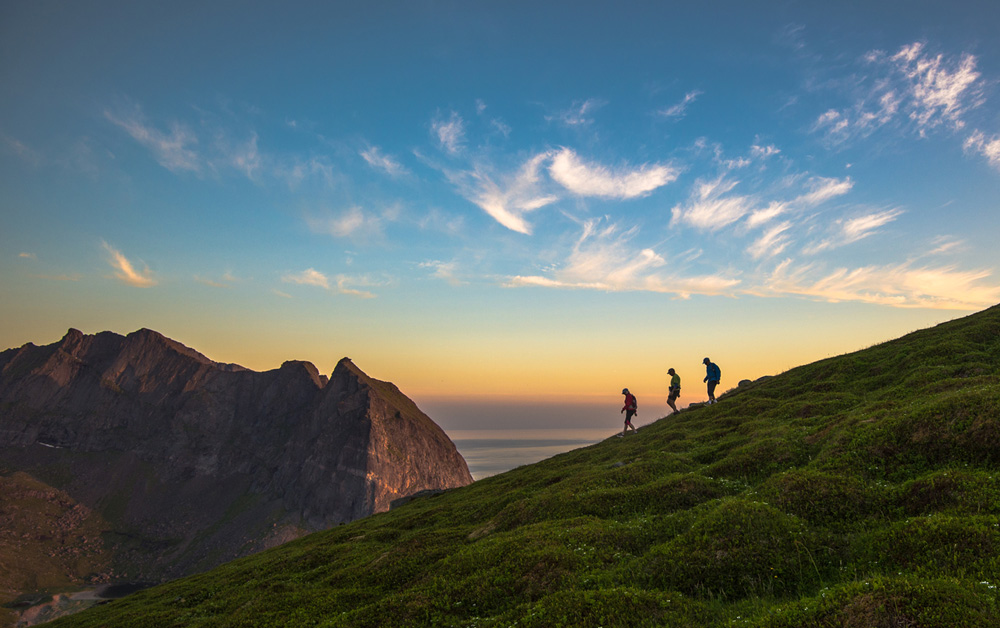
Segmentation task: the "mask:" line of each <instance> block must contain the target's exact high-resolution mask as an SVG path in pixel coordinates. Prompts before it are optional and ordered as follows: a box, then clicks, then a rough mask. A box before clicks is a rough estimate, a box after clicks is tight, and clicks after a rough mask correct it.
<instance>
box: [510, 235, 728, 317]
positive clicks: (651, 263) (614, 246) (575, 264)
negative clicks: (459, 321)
mask: <svg viewBox="0 0 1000 628" xmlns="http://www.w3.org/2000/svg"><path fill="white" fill-rule="evenodd" d="M636 235H637V230H636V229H634V228H633V229H630V230H628V231H626V232H623V233H620V232H619V230H618V228H617V226H616V225H613V224H609V225H606V226H603V227H601V226H600V224H599V221H595V220H590V221H587V222H586V223H584V225H583V233H582V235H581V236H580V238H579V239H578V240H577V242H576V243H575V244H574V246H573V249H572V251H571V252H570V253H569V255H568V256H567V258H566V262H565V263H564V264H563V265H562V267H560V268H558V269H556V270H555V271H554V273H553V276H539V275H518V276H515V277H511V278H510V279H509V280H508V281H507V282H506V283H505V286H507V287H525V286H534V287H543V288H566V289H587V290H604V291H628V290H642V291H650V292H662V293H672V294H675V295H677V296H678V297H681V298H687V297H688V296H690V295H691V294H725V293H727V292H728V291H729V290H731V289H732V288H733V287H734V286H735V285H737V284H738V283H739V281H738V280H735V279H730V278H726V277H721V276H717V275H716V276H700V277H682V276H680V275H676V274H663V273H660V272H658V271H659V269H661V268H663V267H664V266H666V265H667V261H666V260H665V259H664V258H663V257H662V256H661V255H660V254H658V253H657V252H656V251H654V250H652V249H649V248H635V247H633V246H632V245H631V244H630V242H631V240H632V239H633V238H634V237H635V236H636Z"/></svg>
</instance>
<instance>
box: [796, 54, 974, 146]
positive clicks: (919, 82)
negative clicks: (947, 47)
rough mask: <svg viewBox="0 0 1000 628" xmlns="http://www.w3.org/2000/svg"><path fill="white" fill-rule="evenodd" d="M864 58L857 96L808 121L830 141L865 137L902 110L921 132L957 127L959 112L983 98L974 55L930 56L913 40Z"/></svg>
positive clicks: (923, 133)
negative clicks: (864, 72)
mask: <svg viewBox="0 0 1000 628" xmlns="http://www.w3.org/2000/svg"><path fill="white" fill-rule="evenodd" d="M864 62H865V63H866V64H868V65H869V67H872V68H874V69H875V72H874V74H872V75H871V76H867V77H865V79H864V82H863V84H862V86H861V89H862V90H863V93H862V95H861V96H859V97H858V98H857V99H856V100H855V102H854V104H853V105H851V106H850V107H847V108H842V109H838V108H831V109H828V110H827V111H825V112H824V113H822V114H821V115H820V116H819V117H818V118H817V119H816V122H815V123H814V125H813V129H814V130H815V131H817V132H820V133H823V134H824V136H825V137H826V139H827V141H829V142H831V143H833V144H841V143H844V142H847V141H849V140H852V139H855V138H863V137H867V136H868V135H870V134H871V133H873V132H875V131H876V130H878V129H880V128H882V127H884V126H886V125H887V124H889V123H890V122H893V121H895V120H897V119H898V118H899V116H901V115H903V114H905V115H906V117H907V118H908V119H909V120H910V122H911V123H912V125H913V126H912V128H913V129H914V130H916V131H917V133H918V134H919V135H921V136H923V135H926V133H927V132H928V131H930V130H932V129H935V128H936V127H939V126H942V125H945V126H948V127H951V128H952V129H961V128H962V127H963V126H964V125H965V121H964V120H963V116H964V115H965V114H966V113H967V112H968V111H969V110H971V109H974V108H976V107H978V106H980V105H981V104H982V103H983V102H984V98H983V90H982V86H981V81H980V80H979V79H980V74H979V72H978V71H977V70H976V57H974V56H973V55H970V54H964V55H961V56H960V57H957V58H955V57H946V56H945V55H943V54H938V55H931V54H929V53H928V52H927V51H926V46H925V44H924V43H922V42H914V43H912V44H909V45H906V46H903V47H901V48H900V49H899V51H898V52H896V53H895V54H892V55H889V54H886V53H885V52H883V51H880V50H874V51H871V52H869V53H868V54H866V55H865V57H864Z"/></svg>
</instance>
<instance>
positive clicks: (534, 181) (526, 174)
mask: <svg viewBox="0 0 1000 628" xmlns="http://www.w3.org/2000/svg"><path fill="white" fill-rule="evenodd" d="M548 158H549V153H547V152H544V153H539V154H537V155H535V156H533V157H531V158H530V159H528V160H527V161H526V162H525V163H524V164H522V166H521V167H520V169H518V170H517V172H515V173H514V174H512V175H509V176H497V175H495V174H494V173H492V172H491V171H490V170H489V169H488V168H487V167H485V166H478V167H476V169H474V170H472V171H470V172H462V173H450V174H449V175H448V176H449V178H450V179H451V180H452V182H453V183H454V184H455V185H456V186H457V187H458V189H459V191H460V192H461V193H462V194H463V195H464V196H465V197H466V198H467V199H469V200H470V201H471V202H473V203H475V204H476V205H478V206H479V207H480V208H481V209H482V210H483V211H485V212H486V213H487V214H489V215H490V216H492V217H493V219H494V220H496V221H497V222H499V223H500V224H501V225H503V226H504V227H507V228H508V229H510V230H511V231H516V232H518V233H523V234H525V235H531V232H532V228H531V224H530V223H529V222H528V221H527V219H526V218H525V215H526V214H528V213H530V212H532V211H535V210H537V209H540V208H542V207H545V206H546V205H550V204H552V203H554V202H555V201H557V200H558V197H557V196H555V195H553V194H549V193H547V192H546V191H545V190H544V189H543V185H542V183H543V181H542V178H541V168H542V166H543V164H544V163H545V161H546V160H547V159H548Z"/></svg>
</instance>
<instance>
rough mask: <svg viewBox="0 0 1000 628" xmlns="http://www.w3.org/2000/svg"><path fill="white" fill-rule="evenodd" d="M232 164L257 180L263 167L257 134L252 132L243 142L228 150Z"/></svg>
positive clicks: (248, 176) (252, 179)
mask: <svg viewBox="0 0 1000 628" xmlns="http://www.w3.org/2000/svg"><path fill="white" fill-rule="evenodd" d="M227 156H228V159H229V162H230V164H231V165H232V166H233V167H234V168H235V169H236V170H238V171H239V172H241V173H243V174H244V175H246V177H247V178H248V179H250V180H251V181H256V180H257V177H258V176H259V173H260V171H261V168H262V167H263V158H262V157H261V154H260V151H258V150H257V134H256V133H252V134H251V135H250V137H249V138H248V139H247V140H246V141H245V142H243V143H240V144H237V145H236V146H234V147H233V148H232V149H230V150H228V151H227Z"/></svg>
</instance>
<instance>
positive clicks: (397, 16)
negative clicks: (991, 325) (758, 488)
mask: <svg viewBox="0 0 1000 628" xmlns="http://www.w3.org/2000/svg"><path fill="white" fill-rule="evenodd" d="M254 4H263V3H254ZM869 5H875V6H869ZM998 27H1000V5H997V4H996V3H995V2H968V1H965V2H963V1H959V2H953V3H947V4H946V3H938V2H881V3H861V2H843V3H815V2H780V3H778V2H775V3H746V2H708V3H686V4H684V5H681V4H678V3H646V2H617V3H604V2H545V3H534V2H532V3H527V2H513V3H511V2H504V3H501V2H477V3H470V2H385V3H345V2H332V3H319V2H316V3H301V2H291V3H281V4H280V5H278V4H274V5H269V6H244V3H235V2H197V3H195V2H176V3H166V4H164V3H151V2H127V3H126V2H91V3H70V2H44V1H41V2H21V3H5V4H4V6H3V8H0V84H2V86H3V91H4V97H3V98H2V99H0V166H2V167H0V182H2V189H3V194H2V195H0V247H2V256H0V292H2V296H3V298H2V301H3V303H2V304H0V316H2V319H3V325H2V329H0V345H2V346H3V347H4V348H6V347H13V346H19V345H21V344H23V343H25V342H29V341H31V342H35V343H39V344H40V343H48V342H53V341H55V340H57V339H58V338H59V337H61V335H62V334H63V333H64V332H65V330H66V329H67V328H69V327H77V328H80V329H82V330H83V331H85V332H89V333H94V332H97V331H101V330H104V329H110V330H113V331H117V332H119V333H127V332H130V331H133V330H135V329H138V328H140V327H150V328H153V329H156V330H158V331H161V332H162V333H164V334H166V335H168V336H171V337H173V338H175V339H177V340H179V341H181V342H184V343H185V344H188V345H190V346H193V347H195V348H197V349H198V350H200V351H202V352H204V353H206V354H207V355H209V357H212V358H213V359H216V360H219V361H224V362H238V363H241V364H244V365H246V366H249V367H251V368H257V369H261V370H263V369H268V368H275V367H277V366H278V365H279V364H280V363H281V361H283V360H285V359H293V358H294V359H308V360H311V361H313V362H315V363H316V364H317V365H318V366H319V367H320V368H321V369H323V370H326V371H329V370H330V369H332V367H333V365H334V364H335V363H336V361H337V360H338V359H339V358H340V357H343V356H344V355H349V356H350V357H352V358H353V359H354V360H355V362H356V363H358V365H359V366H360V367H361V368H363V369H364V370H366V371H367V372H369V373H370V374H371V375H373V376H375V377H378V378H381V379H391V380H393V381H395V382H396V383H397V384H399V385H400V387H401V388H402V389H403V390H404V392H408V393H410V394H412V395H414V396H416V397H417V398H418V401H419V400H420V399H421V398H427V399H432V398H433V399H438V398H444V397H461V398H462V400H463V401H462V403H465V402H467V401H468V400H469V399H481V400H482V399H497V398H505V397H516V398H518V399H523V398H532V397H535V398H543V397H549V396H555V397H559V398H581V399H582V398H584V397H587V396H593V397H594V398H599V399H601V400H602V401H601V403H604V402H605V400H608V399H609V397H610V401H607V403H611V404H613V403H617V398H616V396H615V395H616V394H617V393H618V391H619V390H620V388H621V387H622V386H623V385H628V386H630V387H632V388H633V389H634V390H637V391H640V392H642V393H645V394H646V395H657V396H659V395H662V391H661V390H660V389H661V388H662V389H665V387H666V386H665V383H664V382H665V377H666V376H665V371H666V368H667V367H668V366H675V367H676V368H678V371H679V372H680V373H681V374H682V376H685V377H687V379H686V381H687V382H691V385H690V386H687V385H685V396H688V399H687V400H688V401H693V400H696V399H697V398H698V395H702V397H703V391H701V389H700V387H701V384H700V381H701V378H702V376H703V373H701V371H700V369H701V366H700V364H701V358H702V357H703V355H704V354H710V355H712V356H713V358H714V359H716V360H717V361H719V362H720V364H722V365H723V366H724V374H725V375H724V382H723V383H724V387H725V384H726V383H728V384H730V385H733V384H735V383H736V381H737V380H738V379H743V378H753V377H757V376H760V375H764V374H770V373H774V372H779V371H781V370H784V369H787V368H790V367H792V366H795V365H797V364H801V363H804V362H808V361H812V360H815V359H818V358H822V357H826V356H828V355H834V354H838V353H843V352H845V351H850V350H854V349H858V348H862V347H864V346H868V345H870V344H872V343H874V342H879V341H882V340H886V339H889V338H892V337H895V336H898V335H901V334H902V333H906V332H908V331H912V330H914V329H917V328H921V327H925V326H927V325H930V324H934V323H936V322H940V321H943V320H948V319H951V318H955V317H958V316H962V315H965V314H967V313H970V312H973V311H977V310H981V309H984V308H986V307H988V306H990V305H993V304H995V303H997V302H1000V274H998V260H1000V257H998V255H997V252H996V242H997V241H998V236H1000V211H998V209H1000V106H998V103H1000V91H998V81H1000V38H998V37H997V36H996V33H997V32H998ZM727 377H728V379H729V381H728V382H727V381H726V379H727ZM630 382H631V383H630ZM463 407H465V406H463ZM664 408H665V406H664Z"/></svg>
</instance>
